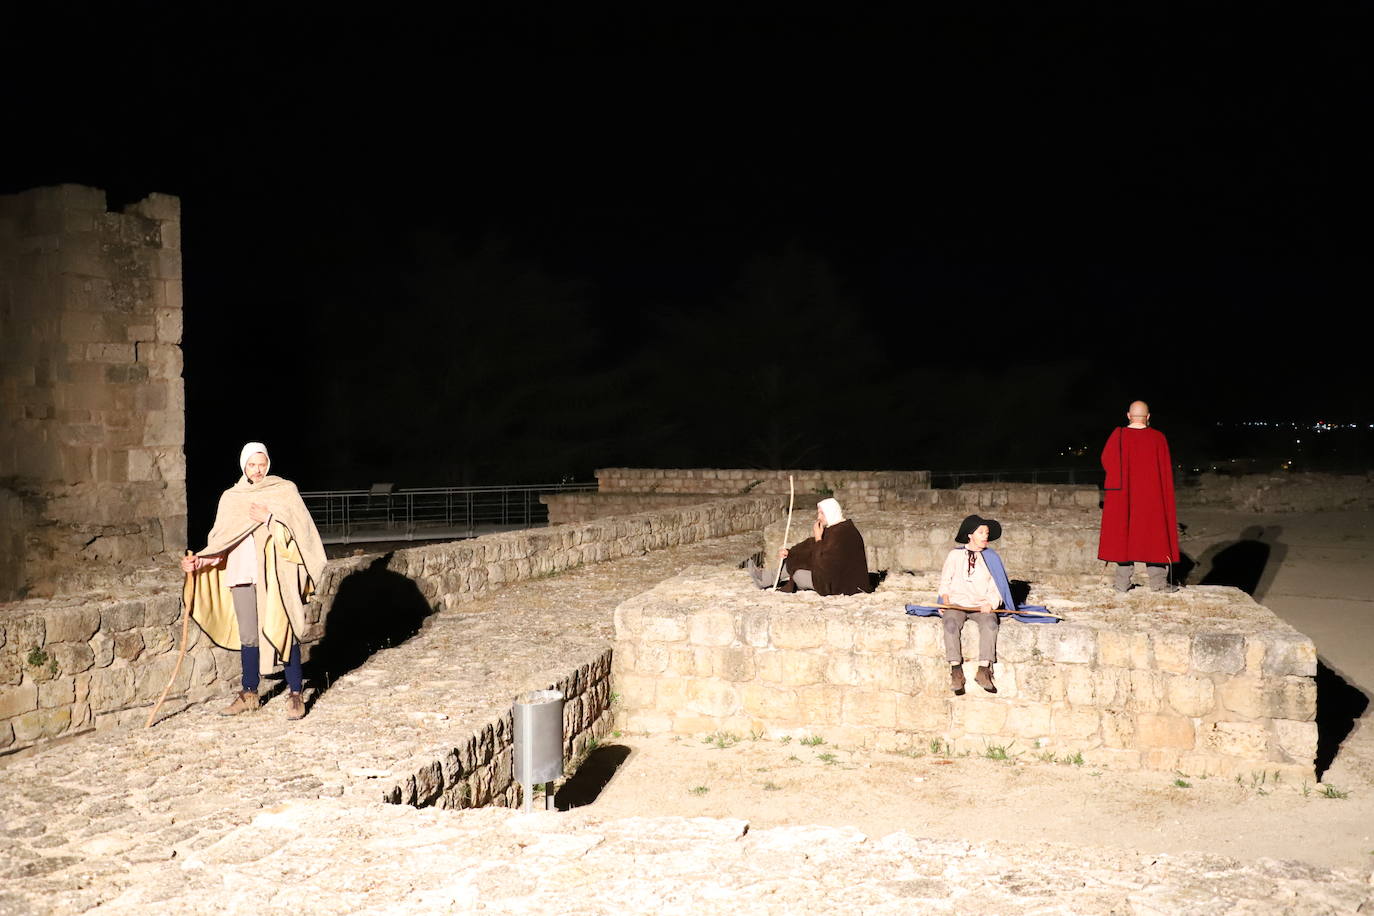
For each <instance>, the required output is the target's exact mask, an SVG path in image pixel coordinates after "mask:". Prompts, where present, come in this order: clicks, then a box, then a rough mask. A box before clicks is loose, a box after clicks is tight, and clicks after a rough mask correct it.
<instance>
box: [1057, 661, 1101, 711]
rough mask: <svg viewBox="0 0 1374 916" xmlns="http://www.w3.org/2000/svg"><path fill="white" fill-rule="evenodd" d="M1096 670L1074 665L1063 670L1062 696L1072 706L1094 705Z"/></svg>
mask: <svg viewBox="0 0 1374 916" xmlns="http://www.w3.org/2000/svg"><path fill="white" fill-rule="evenodd" d="M1096 674H1097V672H1096V671H1095V670H1094V669H1092V668H1088V667H1086V666H1080V665H1075V666H1074V667H1072V668H1066V669H1065V671H1064V698H1065V699H1066V700H1068V701H1069V703H1070V704H1071V705H1073V706H1096V705H1097V690H1096V685H1095V684H1094V680H1095V678H1094V676H1095V675H1096Z"/></svg>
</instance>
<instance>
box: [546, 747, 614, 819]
mask: <svg viewBox="0 0 1374 916" xmlns="http://www.w3.org/2000/svg"><path fill="white" fill-rule="evenodd" d="M629 756H630V749H629V748H628V747H625V746H624V745H621V744H608V745H606V746H604V747H599V748H597V749H596V750H594V751H592V752H591V753H590V754H588V755H587V759H586V760H584V761H582V765H581V766H580V767H578V768H577V772H576V773H574V774H573V776H572V778H571V779H569V780H568V781H567V782H565V783H563V785H562V787H561V788H559V790H558V794H557V795H555V796H554V799H553V806H554V807H555V808H557V809H558V810H559V811H569V810H571V809H573V808H581V807H583V806H585V805H590V804H591V803H592V802H594V801H596V800H597V798H598V797H599V796H600V795H601V791H602V790H603V789H605V788H606V786H608V785H609V784H610V782H611V777H612V776H614V775H615V773H616V770H618V769H620V765H621V764H623V763H624V762H625V760H626V759H627V758H628V757H629Z"/></svg>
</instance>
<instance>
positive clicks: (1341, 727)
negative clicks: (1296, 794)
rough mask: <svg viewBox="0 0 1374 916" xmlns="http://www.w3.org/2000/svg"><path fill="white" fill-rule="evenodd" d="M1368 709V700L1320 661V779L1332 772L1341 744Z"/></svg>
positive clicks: (1318, 721)
mask: <svg viewBox="0 0 1374 916" xmlns="http://www.w3.org/2000/svg"><path fill="white" fill-rule="evenodd" d="M1368 708H1369V697H1368V696H1366V695H1365V692H1364V691H1363V690H1361V689H1360V688H1358V687H1356V686H1355V685H1354V684H1351V683H1350V682H1349V681H1347V680H1346V679H1345V678H1343V677H1341V676H1340V675H1339V674H1337V673H1336V672H1335V671H1332V670H1331V669H1330V668H1328V667H1327V666H1326V662H1324V661H1323V660H1322V659H1321V658H1318V659H1317V779H1321V778H1322V776H1324V775H1325V774H1326V771H1327V770H1329V769H1330V768H1331V764H1332V762H1334V761H1335V759H1336V753H1337V752H1338V751H1340V749H1341V742H1343V741H1345V739H1346V738H1347V737H1349V735H1350V733H1351V732H1352V731H1354V730H1355V723H1356V722H1358V721H1359V720H1360V717H1361V716H1363V715H1364V711H1365V710H1366V709H1368Z"/></svg>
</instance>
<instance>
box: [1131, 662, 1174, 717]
mask: <svg viewBox="0 0 1374 916" xmlns="http://www.w3.org/2000/svg"><path fill="white" fill-rule="evenodd" d="M1164 677H1165V675H1164V674H1162V673H1160V672H1158V671H1141V670H1138V669H1136V670H1132V671H1131V696H1130V699H1129V700H1128V701H1127V703H1126V708H1127V709H1128V710H1129V711H1131V712H1138V713H1157V712H1159V711H1160V710H1162V709H1163V708H1164Z"/></svg>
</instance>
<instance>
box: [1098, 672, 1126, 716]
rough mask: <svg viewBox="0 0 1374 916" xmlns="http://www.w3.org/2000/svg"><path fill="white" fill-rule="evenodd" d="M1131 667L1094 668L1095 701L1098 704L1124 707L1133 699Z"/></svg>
mask: <svg viewBox="0 0 1374 916" xmlns="http://www.w3.org/2000/svg"><path fill="white" fill-rule="evenodd" d="M1132 670H1134V669H1130V668H1094V669H1092V678H1093V702H1094V703H1095V704H1097V705H1098V706H1103V707H1108V708H1113V709H1124V708H1126V706H1127V705H1128V704H1129V703H1130V700H1131V671H1132Z"/></svg>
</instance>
